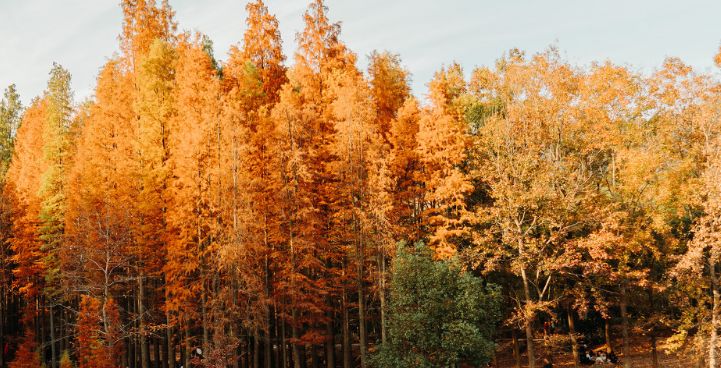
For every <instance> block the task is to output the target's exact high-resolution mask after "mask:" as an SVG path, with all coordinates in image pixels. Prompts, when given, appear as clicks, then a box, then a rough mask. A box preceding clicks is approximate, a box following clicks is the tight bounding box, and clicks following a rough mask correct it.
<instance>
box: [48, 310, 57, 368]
mask: <svg viewBox="0 0 721 368" xmlns="http://www.w3.org/2000/svg"><path fill="white" fill-rule="evenodd" d="M55 349H56V345H55V310H54V308H53V306H52V305H51V306H50V366H51V367H53V368H58V358H57V356H58V355H57V351H56V350H55Z"/></svg>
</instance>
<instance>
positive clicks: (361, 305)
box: [356, 225, 367, 368]
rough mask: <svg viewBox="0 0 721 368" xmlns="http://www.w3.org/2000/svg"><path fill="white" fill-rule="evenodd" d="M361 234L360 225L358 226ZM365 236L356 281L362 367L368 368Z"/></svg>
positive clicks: (360, 248) (361, 244) (359, 253)
mask: <svg viewBox="0 0 721 368" xmlns="http://www.w3.org/2000/svg"><path fill="white" fill-rule="evenodd" d="M357 227H358V229H359V230H358V231H359V233H360V232H361V230H360V225H358V226H357ZM363 262H364V256H363V235H362V234H361V235H360V241H359V242H358V276H357V279H356V287H357V288H358V330H359V340H360V341H359V345H360V366H361V368H366V343H367V341H366V340H367V338H366V313H365V295H364V292H363V273H364V271H363Z"/></svg>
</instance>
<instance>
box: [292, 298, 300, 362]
mask: <svg viewBox="0 0 721 368" xmlns="http://www.w3.org/2000/svg"><path fill="white" fill-rule="evenodd" d="M291 313H292V315H293V325H292V326H290V333H291V335H292V336H293V343H292V344H291V350H292V352H293V367H294V368H302V367H301V356H300V346H299V345H298V339H299V338H300V331H299V330H298V322H297V321H298V311H297V310H296V309H295V307H293V311H292V312H291Z"/></svg>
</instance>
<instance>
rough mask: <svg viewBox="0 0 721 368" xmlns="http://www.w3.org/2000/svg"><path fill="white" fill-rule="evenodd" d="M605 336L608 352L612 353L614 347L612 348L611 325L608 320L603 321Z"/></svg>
mask: <svg viewBox="0 0 721 368" xmlns="http://www.w3.org/2000/svg"><path fill="white" fill-rule="evenodd" d="M603 334H604V336H605V338H606V352H607V353H611V352H612V351H613V346H611V324H610V323H609V322H608V319H606V318H604V319H603Z"/></svg>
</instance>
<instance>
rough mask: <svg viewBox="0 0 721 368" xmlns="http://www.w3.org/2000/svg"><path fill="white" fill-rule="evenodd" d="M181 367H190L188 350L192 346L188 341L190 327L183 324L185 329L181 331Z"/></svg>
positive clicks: (189, 350)
mask: <svg viewBox="0 0 721 368" xmlns="http://www.w3.org/2000/svg"><path fill="white" fill-rule="evenodd" d="M183 335H184V336H183V338H184V341H183V357H182V359H183V367H190V352H191V351H192V349H193V346H192V344H191V341H190V327H188V326H185V331H184V333H183Z"/></svg>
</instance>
